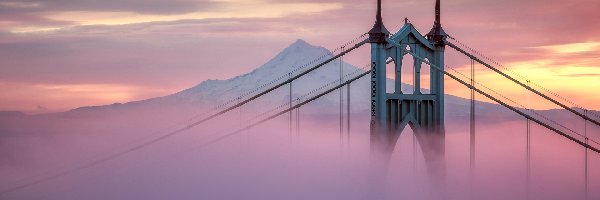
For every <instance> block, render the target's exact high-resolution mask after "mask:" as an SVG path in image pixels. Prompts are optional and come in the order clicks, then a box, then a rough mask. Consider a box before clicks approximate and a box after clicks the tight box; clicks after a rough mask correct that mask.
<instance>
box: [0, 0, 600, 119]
mask: <svg viewBox="0 0 600 200" xmlns="http://www.w3.org/2000/svg"><path fill="white" fill-rule="evenodd" d="M538 3H543V4H544V6H539V5H538ZM384 4H385V9H386V10H385V12H384V18H385V23H386V25H387V26H388V29H391V31H392V32H394V31H396V29H397V27H400V26H401V25H402V23H403V19H404V18H405V17H409V18H410V20H411V22H412V23H413V24H415V26H416V27H417V28H419V29H420V30H419V31H420V32H422V33H424V32H427V31H428V30H429V28H430V27H431V22H432V19H433V18H432V17H433V13H432V9H431V8H432V6H433V1H431V2H429V1H419V2H413V1H388V2H384ZM515 4H519V5H520V6H519V7H520V11H519V12H514V10H513V8H512V7H513V6H512V5H515ZM599 7H600V4H599V3H598V2H597V1H593V0H576V1H567V0H553V1H540V0H538V1H528V2H521V1H517V0H508V1H502V2H498V1H492V0H485V1H479V0H478V1H475V0H469V1H459V2H451V1H448V2H444V4H443V9H442V10H443V12H442V13H443V19H444V27H445V29H446V31H447V32H448V33H450V34H451V35H452V36H454V37H456V38H460V39H461V40H462V41H463V42H465V43H467V44H469V45H471V46H472V47H474V48H476V49H478V50H479V51H481V52H482V53H484V54H486V55H487V56H489V57H492V58H494V59H495V60H497V61H499V62H500V63H503V65H505V66H506V67H508V68H510V69H511V70H512V71H514V72H517V73H518V74H520V75H522V76H524V77H525V78H526V79H529V80H531V81H533V82H536V83H538V84H540V85H542V86H543V87H545V88H547V89H550V90H552V91H553V92H555V93H557V94H560V95H561V96H564V97H565V98H568V99H575V100H576V103H577V104H578V105H581V106H585V107H587V108H589V109H600V104H598V103H597V102H600V94H599V93H598V92H594V91H595V90H594V91H592V92H590V88H600V70H598V69H599V67H600V42H599V41H600V28H598V27H600V24H599V23H600V22H599V21H598V20H592V19H597V18H598V17H599V16H600V15H598V12H596V10H597V9H594V8H599ZM563 8H569V9H563ZM392 11H393V12H392ZM483 11H485V12H483ZM373 13H374V7H373V6H372V2H370V1H344V2H338V1H320V2H312V1H267V0H219V1H216V0H215V1H212V0H208V1H188V0H178V1H160V0H156V1H149V2H146V3H144V4H143V5H142V4H140V3H139V2H136V1H124V2H120V3H114V2H103V1H83V2H70V3H65V2H62V3H61V2H50V1H36V0H34V1H27V2H22V1H3V2H0V59H2V60H3V63H2V66H1V68H0V81H1V82H2V83H3V84H1V85H0V87H1V89H2V90H3V91H8V92H5V93H4V94H2V96H1V97H2V98H0V110H20V111H26V112H38V111H36V110H38V108H39V107H44V108H49V110H52V111H64V110H68V109H73V108H76V107H80V106H86V105H99V104H112V103H115V102H128V101H133V100H142V99H146V98H152V97H158V96H164V95H168V94H172V93H175V92H178V91H181V90H184V89H186V88H189V87H192V86H194V85H196V84H199V83H200V82H202V81H204V80H208V79H227V78H231V77H235V76H237V75H241V74H243V73H247V72H249V71H251V70H252V69H254V68H257V67H259V66H260V65H261V64H263V63H265V62H267V61H268V60H269V59H271V58H272V57H273V56H274V55H275V54H276V53H277V52H279V51H280V50H281V49H283V48H284V47H286V46H287V45H289V44H290V43H292V42H293V41H295V40H296V39H305V40H307V41H309V42H310V43H312V44H314V45H320V46H324V47H327V48H330V49H333V48H336V47H338V46H339V45H341V44H343V43H344V41H348V40H350V39H352V38H355V37H356V36H358V35H360V34H362V33H364V32H366V31H367V30H368V29H369V28H370V27H371V26H372V22H373ZM505 13H512V14H511V16H505ZM490 38H493V39H490ZM232 55H235V56H232ZM358 57H360V56H358ZM363 57H365V55H362V57H360V58H357V59H352V58H349V59H348V60H352V61H355V63H352V64H354V65H357V66H362V65H363V64H364V63H362V62H366V59H365V58H363ZM448 58H449V59H455V60H457V62H449V63H450V64H454V65H453V67H454V68H457V69H459V70H461V71H463V72H468V66H467V63H468V61H467V60H466V59H464V58H458V57H456V58H452V56H448ZM460 59H463V60H460ZM480 67H481V66H480ZM509 74H510V73H509ZM477 76H478V78H477V79H478V80H480V81H482V82H484V83H485V84H487V85H488V86H491V87H498V88H499V90H502V91H503V92H505V93H507V94H508V95H510V96H520V95H524V93H523V91H522V88H519V87H515V85H514V84H512V83H510V82H507V81H503V78H502V77H499V76H497V75H494V74H492V72H491V71H489V70H487V69H484V68H478V70H477ZM524 81H525V80H524ZM449 82H452V81H449ZM425 86H426V84H425ZM447 91H448V93H449V94H453V95H458V96H464V97H466V96H468V93H466V92H465V91H464V89H461V88H460V87H457V86H455V85H453V84H452V83H449V84H448V89H447ZM538 106H539V108H553V107H552V106H551V105H550V104H540V105H538Z"/></svg>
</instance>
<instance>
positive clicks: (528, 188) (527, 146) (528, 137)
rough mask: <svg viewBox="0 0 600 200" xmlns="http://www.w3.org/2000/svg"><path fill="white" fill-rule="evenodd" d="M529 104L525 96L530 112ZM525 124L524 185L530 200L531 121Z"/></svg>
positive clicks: (528, 120)
mask: <svg viewBox="0 0 600 200" xmlns="http://www.w3.org/2000/svg"><path fill="white" fill-rule="evenodd" d="M529 83H530V81H529V80H527V85H528V86H529ZM529 103H530V99H529V95H527V104H528V105H527V107H528V108H527V110H528V111H530V112H531V106H530V105H529ZM526 120H527V121H526V122H527V124H526V125H527V136H526V137H527V139H526V140H527V144H526V148H527V150H526V151H527V152H526V153H527V155H526V157H527V163H526V168H527V169H526V175H525V176H526V177H525V178H526V184H527V187H526V188H527V193H526V194H527V199H530V194H531V192H530V189H531V186H530V185H531V120H530V119H529V118H526Z"/></svg>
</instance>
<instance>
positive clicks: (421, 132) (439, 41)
mask: <svg viewBox="0 0 600 200" xmlns="http://www.w3.org/2000/svg"><path fill="white" fill-rule="evenodd" d="M446 38H447V34H446V33H445V32H444V30H443V28H442V24H441V20H440V1H439V0H436V5H435V21H434V25H433V28H432V29H431V31H430V32H429V33H428V34H427V35H425V36H423V35H421V34H420V33H419V32H418V31H417V30H416V29H415V27H414V26H413V25H412V24H411V23H410V22H409V21H408V20H405V24H404V26H403V27H402V28H401V29H400V30H399V31H398V32H397V33H395V34H393V35H391V34H390V32H389V31H388V30H387V29H386V28H385V26H384V24H383V19H382V17H381V0H378V1H377V16H376V20H375V25H373V28H372V29H371V30H370V31H369V42H370V43H371V65H372V66H371V69H372V71H371V112H370V113H371V149H372V152H377V154H373V155H375V156H383V157H384V158H383V159H382V161H384V162H387V161H388V160H389V159H390V156H391V154H392V153H393V150H394V148H395V145H396V141H397V139H398V137H399V135H400V133H401V132H402V130H403V129H404V128H405V127H406V126H407V125H408V126H410V127H411V129H412V130H413V132H414V133H415V136H416V139H417V140H418V142H419V145H420V146H421V149H422V152H423V155H424V157H425V161H426V162H428V163H429V166H433V167H429V168H430V169H431V170H433V171H431V173H434V176H436V175H437V176H443V171H444V170H443V166H444V164H443V157H444V149H445V145H444V74H443V73H441V72H439V71H438V70H435V69H433V68H430V70H429V73H430V74H429V77H430V82H429V85H430V88H429V90H422V89H421V68H422V66H424V65H423V61H422V60H421V59H426V60H427V61H429V62H430V63H432V64H433V65H436V66H437V67H439V68H441V69H444V48H445V40H446ZM407 50H409V51H410V52H412V53H414V54H415V56H412V58H413V63H412V67H413V70H414V90H413V91H410V92H406V93H404V92H403V91H402V89H401V84H402V83H401V81H402V80H401V77H402V76H401V72H402V69H403V68H406V67H409V66H410V65H409V64H408V63H402V60H403V58H404V56H411V54H407V52H406V51H407ZM416 57H419V58H416ZM388 63H393V66H394V69H395V80H394V91H393V92H392V93H388V92H387V91H386V65H387V64H388ZM427 91H428V92H427ZM440 162H441V163H440ZM440 167H442V169H440ZM435 168H438V169H435ZM438 178H439V177H438Z"/></svg>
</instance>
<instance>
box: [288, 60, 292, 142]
mask: <svg viewBox="0 0 600 200" xmlns="http://www.w3.org/2000/svg"><path fill="white" fill-rule="evenodd" d="M288 75H289V76H290V79H292V73H291V72H290V73H288ZM291 108H292V82H291V81H290V109H291ZM289 134H290V138H291V136H292V111H291V110H290V132H289Z"/></svg>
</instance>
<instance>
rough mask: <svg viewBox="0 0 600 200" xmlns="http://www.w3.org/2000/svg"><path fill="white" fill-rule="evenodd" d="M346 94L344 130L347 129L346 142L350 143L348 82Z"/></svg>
mask: <svg viewBox="0 0 600 200" xmlns="http://www.w3.org/2000/svg"><path fill="white" fill-rule="evenodd" d="M346 90H347V91H346V95H347V98H346V99H347V100H346V108H347V110H346V126H347V127H346V131H348V132H347V133H348V136H347V137H348V143H350V84H348V85H347V86H346Z"/></svg>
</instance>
